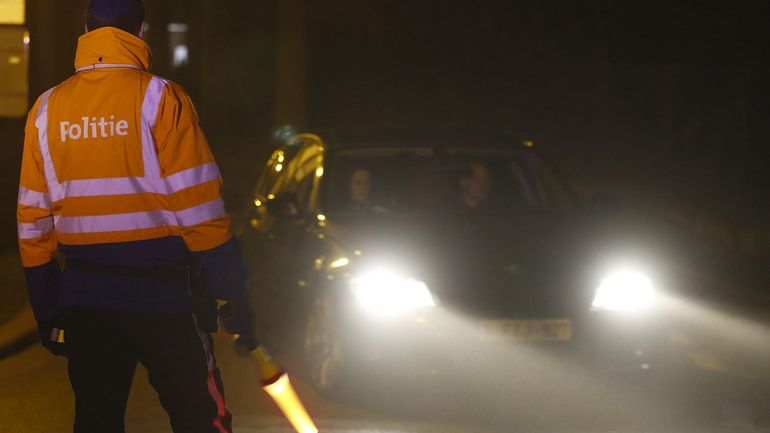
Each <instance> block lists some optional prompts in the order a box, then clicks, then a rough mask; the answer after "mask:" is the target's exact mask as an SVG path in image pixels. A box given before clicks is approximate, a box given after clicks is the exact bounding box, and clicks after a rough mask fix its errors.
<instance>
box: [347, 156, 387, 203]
mask: <svg viewBox="0 0 770 433" xmlns="http://www.w3.org/2000/svg"><path fill="white" fill-rule="evenodd" d="M371 192H372V174H371V173H370V172H369V170H367V169H365V168H361V167H359V168H356V169H355V170H353V174H351V176H350V200H348V204H347V210H348V211H351V212H356V213H369V212H377V213H379V212H387V210H386V209H385V208H384V207H382V206H378V205H376V204H374V203H373V202H372V200H371Z"/></svg>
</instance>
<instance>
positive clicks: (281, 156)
mask: <svg viewBox="0 0 770 433" xmlns="http://www.w3.org/2000/svg"><path fill="white" fill-rule="evenodd" d="M285 159H286V157H284V156H283V153H281V154H280V155H278V162H283V161H284V160H285Z"/></svg>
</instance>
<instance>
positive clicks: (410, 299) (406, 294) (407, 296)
mask: <svg viewBox="0 0 770 433" xmlns="http://www.w3.org/2000/svg"><path fill="white" fill-rule="evenodd" d="M350 289H351V291H352V292H353V295H354V296H355V298H356V300H357V301H358V302H359V303H360V304H361V305H362V306H363V307H364V308H366V309H368V310H370V311H372V312H375V313H385V314H390V313H398V312H403V311H407V310H409V309H414V308H431V307H435V306H436V301H435V299H434V298H433V295H432V294H431V292H430V290H429V289H428V286H427V285H426V284H425V283H424V282H422V281H419V280H416V279H414V278H407V277H403V276H401V275H399V274H397V273H395V272H392V271H370V272H366V273H363V274H361V275H359V276H357V277H354V278H353V279H351V281H350Z"/></svg>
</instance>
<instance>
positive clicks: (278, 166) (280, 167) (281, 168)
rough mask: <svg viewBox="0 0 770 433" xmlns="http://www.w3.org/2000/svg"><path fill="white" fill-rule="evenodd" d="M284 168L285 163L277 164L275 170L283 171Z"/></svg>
mask: <svg viewBox="0 0 770 433" xmlns="http://www.w3.org/2000/svg"><path fill="white" fill-rule="evenodd" d="M281 170H283V164H276V166H275V171H281Z"/></svg>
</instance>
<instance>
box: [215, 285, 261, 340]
mask: <svg viewBox="0 0 770 433" xmlns="http://www.w3.org/2000/svg"><path fill="white" fill-rule="evenodd" d="M219 317H220V318H221V319H222V325H223V326H224V328H225V331H227V332H228V333H230V334H240V335H251V334H253V333H254V316H253V315H252V313H251V304H250V302H249V299H248V296H247V295H246V293H242V294H241V295H239V296H238V297H237V298H236V299H231V300H230V301H228V302H227V303H226V304H224V305H222V306H220V307H219Z"/></svg>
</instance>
